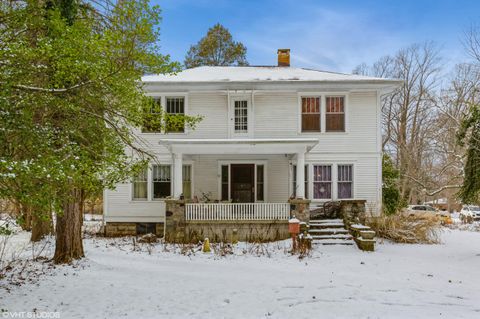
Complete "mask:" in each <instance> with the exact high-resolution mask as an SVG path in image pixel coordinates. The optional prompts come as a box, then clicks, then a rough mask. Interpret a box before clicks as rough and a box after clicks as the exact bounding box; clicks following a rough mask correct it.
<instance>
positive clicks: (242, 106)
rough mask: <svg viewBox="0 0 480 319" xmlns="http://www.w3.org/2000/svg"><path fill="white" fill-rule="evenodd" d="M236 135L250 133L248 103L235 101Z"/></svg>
mask: <svg viewBox="0 0 480 319" xmlns="http://www.w3.org/2000/svg"><path fill="white" fill-rule="evenodd" d="M234 112H235V116H234V118H235V133H246V132H248V102H247V101H235V107H234Z"/></svg>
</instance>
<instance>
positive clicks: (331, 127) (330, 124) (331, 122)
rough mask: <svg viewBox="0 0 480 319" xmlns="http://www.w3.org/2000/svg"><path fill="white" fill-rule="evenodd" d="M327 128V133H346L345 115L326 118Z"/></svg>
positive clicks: (328, 115)
mask: <svg viewBox="0 0 480 319" xmlns="http://www.w3.org/2000/svg"><path fill="white" fill-rule="evenodd" d="M325 120H326V123H325V128H326V131H327V132H344V131H345V115H344V114H328V113H327V115H326V116H325Z"/></svg>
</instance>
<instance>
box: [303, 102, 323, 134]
mask: <svg viewBox="0 0 480 319" xmlns="http://www.w3.org/2000/svg"><path fill="white" fill-rule="evenodd" d="M302 132H320V98H319V97H302Z"/></svg>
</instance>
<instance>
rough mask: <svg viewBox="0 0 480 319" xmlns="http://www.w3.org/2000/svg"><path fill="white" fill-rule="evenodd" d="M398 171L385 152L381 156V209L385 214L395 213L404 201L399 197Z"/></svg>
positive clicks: (403, 204)
mask: <svg viewBox="0 0 480 319" xmlns="http://www.w3.org/2000/svg"><path fill="white" fill-rule="evenodd" d="M399 176H400V172H399V171H398V169H397V168H396V167H395V166H394V165H393V162H392V159H391V158H390V156H388V155H387V154H383V158H382V201H383V211H384V213H385V214H387V215H392V214H395V213H396V212H397V211H398V210H399V209H400V208H402V207H403V206H405V203H404V202H403V201H402V199H401V197H400V191H399V189H398V178H399Z"/></svg>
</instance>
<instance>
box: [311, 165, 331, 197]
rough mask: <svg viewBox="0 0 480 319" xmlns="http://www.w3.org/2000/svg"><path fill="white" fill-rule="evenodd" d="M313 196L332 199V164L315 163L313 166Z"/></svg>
mask: <svg viewBox="0 0 480 319" xmlns="http://www.w3.org/2000/svg"><path fill="white" fill-rule="evenodd" d="M313 198H315V199H331V198H332V166H331V165H314V166H313Z"/></svg>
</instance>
